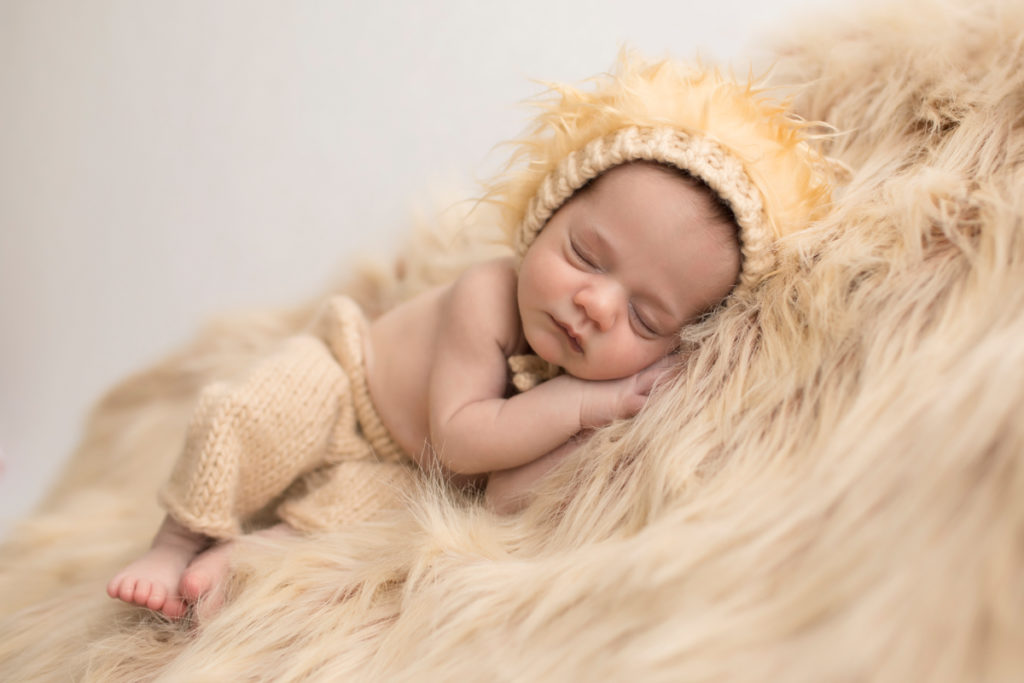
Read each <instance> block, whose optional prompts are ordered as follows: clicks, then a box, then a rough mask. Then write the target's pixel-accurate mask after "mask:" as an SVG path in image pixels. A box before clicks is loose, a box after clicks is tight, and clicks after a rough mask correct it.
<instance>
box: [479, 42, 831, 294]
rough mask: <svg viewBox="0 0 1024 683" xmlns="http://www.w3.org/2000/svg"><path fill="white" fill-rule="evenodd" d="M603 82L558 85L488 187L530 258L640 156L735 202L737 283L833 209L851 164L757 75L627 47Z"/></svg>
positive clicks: (767, 265)
mask: <svg viewBox="0 0 1024 683" xmlns="http://www.w3.org/2000/svg"><path fill="white" fill-rule="evenodd" d="M592 82H593V85H594V87H593V88H592V89H588V90H586V91H584V90H581V89H577V88H574V87H572V86H568V85H562V84H555V85H552V86H551V93H552V96H551V97H548V98H546V99H545V100H542V101H541V102H540V103H539V105H540V108H541V111H540V113H539V115H538V116H537V117H536V119H535V120H534V123H533V126H532V127H531V128H530V129H529V130H528V131H527V134H526V135H525V136H524V137H523V138H522V139H520V140H517V141H516V143H515V144H516V148H515V152H514V153H513V155H512V159H511V161H510V163H509V167H508V169H507V170H506V172H505V173H504V174H503V176H502V179H501V180H499V181H498V182H496V183H494V184H493V185H492V186H491V187H490V190H489V191H488V193H487V194H488V199H490V200H491V201H493V202H494V203H496V204H497V205H498V206H499V207H500V209H501V211H502V214H503V215H502V218H503V225H504V228H505V230H506V231H507V232H508V233H510V237H511V239H512V242H513V245H514V247H515V249H516V252H517V254H518V255H519V256H520V258H521V257H522V255H523V254H524V253H525V252H526V250H527V249H528V248H529V246H530V245H531V244H532V243H533V240H534V239H535V238H536V237H537V234H538V233H539V232H540V231H541V230H542V229H543V228H544V225H545V224H546V223H547V221H548V219H549V218H550V217H551V215H552V214H553V213H554V212H555V211H556V210H557V209H558V208H559V207H560V206H561V205H562V204H564V203H565V202H566V200H568V199H569V198H570V197H571V196H572V195H573V193H575V192H576V191H577V190H579V189H580V188H581V187H583V186H584V185H586V184H587V183H588V182H589V181H590V180H592V179H594V178H596V177H597V176H598V175H600V174H601V173H602V172H604V171H607V170H609V169H611V168H613V167H615V166H618V165H620V164H623V163H628V162H630V161H639V160H645V161H653V162H659V163H662V164H667V165H670V166H674V167H676V168H679V169H681V170H683V171H685V172H686V173H689V174H690V175H692V176H694V177H696V178H699V179H700V180H702V181H703V182H704V183H705V184H707V186H708V187H710V188H711V189H712V190H713V191H714V192H716V193H717V194H718V195H719V196H720V197H721V198H722V199H723V200H725V202H726V203H727V204H728V206H729V207H730V209H731V210H732V213H733V215H734V216H735V218H736V222H737V223H738V225H739V228H740V234H739V241H740V249H741V253H742V266H741V272H740V277H739V280H738V282H737V285H736V289H737V290H739V289H749V288H751V287H753V286H754V285H755V284H756V283H757V282H758V281H760V280H761V279H762V278H763V277H764V276H765V275H766V274H768V273H770V272H771V271H772V269H773V268H774V265H775V255H774V247H773V244H774V241H775V240H776V239H777V238H778V237H780V236H782V235H786V234H788V233H791V232H793V231H795V230H799V229H800V228H802V227H804V226H806V225H807V224H808V223H809V222H810V221H813V220H815V219H817V218H820V217H821V216H822V215H823V213H824V211H825V209H826V207H827V205H828V203H829V202H830V200H831V193H832V186H833V182H834V177H835V175H836V172H837V171H838V170H839V168H840V167H839V166H838V164H836V163H835V162H833V161H831V160H829V159H826V158H825V157H824V156H822V155H821V154H819V153H818V152H817V151H816V150H815V149H814V148H812V147H811V145H810V144H808V135H807V131H808V129H809V128H810V127H811V124H808V123H806V122H803V121H802V120H800V119H798V118H797V117H795V116H793V115H791V114H789V113H787V112H786V110H785V108H784V106H783V105H781V104H779V103H777V102H773V101H772V100H770V99H769V98H767V97H766V96H764V95H763V88H760V87H759V85H758V84H757V83H756V82H754V81H747V82H741V81H738V80H736V79H734V78H731V77H727V76H725V75H723V74H722V73H720V72H719V71H718V70H715V69H708V68H703V67H701V66H695V65H686V64H683V63H679V62H673V61H668V60H665V61H660V62H646V61H644V60H642V59H640V58H637V57H635V56H633V55H631V54H629V53H625V52H624V53H622V54H621V55H620V57H619V62H618V68H617V69H616V71H615V72H614V73H612V74H605V75H603V76H599V77H597V78H595V79H593V81H592ZM734 291H735V290H734Z"/></svg>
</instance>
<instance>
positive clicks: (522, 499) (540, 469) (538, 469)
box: [484, 436, 583, 515]
mask: <svg viewBox="0 0 1024 683" xmlns="http://www.w3.org/2000/svg"><path fill="white" fill-rule="evenodd" d="M581 438H583V437H581V436H577V437H575V438H572V439H569V440H568V441H566V442H565V443H564V444H562V445H561V446H559V447H558V448H556V449H555V450H553V451H551V452H550V453H547V454H545V455H542V456H541V457H539V458H537V459H536V460H532V461H530V462H528V463H526V464H525V465H520V466H519V467H513V468H512V469H510V470H499V471H497V472H491V474H490V475H489V476H488V477H487V488H486V489H485V491H484V500H485V502H486V504H487V507H488V508H490V509H491V510H493V511H494V512H497V513H498V514H502V515H508V514H512V513H515V512H518V511H519V510H521V509H522V508H523V507H525V506H526V505H527V504H528V503H529V502H530V500H531V498H532V497H533V492H534V488H535V487H536V485H537V483H538V482H539V481H540V480H541V479H543V478H544V477H545V476H546V475H547V474H548V472H550V471H551V470H553V469H554V468H555V467H556V466H557V465H558V464H559V463H561V462H562V461H563V460H565V458H566V456H568V455H569V454H570V453H572V452H573V451H575V450H576V449H577V448H579V447H580V445H581V443H582V442H581V441H580V439H581Z"/></svg>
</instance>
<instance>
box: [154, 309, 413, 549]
mask: <svg viewBox="0 0 1024 683" xmlns="http://www.w3.org/2000/svg"><path fill="white" fill-rule="evenodd" d="M366 328H367V322H366V319H365V317H364V316H363V313H362V311H361V310H360V309H359V307H358V306H357V305H356V304H355V302H353V301H351V300H350V299H348V298H345V297H335V298H333V299H331V300H330V301H329V302H328V303H327V305H326V306H325V308H324V309H323V311H322V312H321V314H320V315H319V316H318V318H317V321H316V324H315V325H314V327H313V330H312V331H311V332H310V333H309V334H303V335H299V336H296V337H292V338H290V339H289V340H287V342H286V343H285V344H284V346H283V347H282V348H281V349H280V350H279V351H277V352H276V353H275V354H273V355H271V356H269V357H267V358H266V359H264V360H263V361H261V362H260V363H258V364H257V365H256V366H255V367H253V368H252V369H251V371H250V372H249V373H247V374H246V375H245V376H244V377H242V378H241V380H240V381H238V382H235V383H231V384H225V383H216V384H212V385H210V386H208V387H207V388H205V389H204V390H203V391H202V393H201V395H200V397H199V403H198V406H197V408H196V411H195V413H194V415H193V416H192V422H191V424H190V426H189V431H188V436H187V440H186V444H185V449H184V451H183V453H182V455H181V457H180V458H179V459H178V462H177V463H176V464H175V467H174V470H173V471H172V473H171V477H170V480H169V481H168V482H167V483H166V484H165V485H164V486H163V488H162V489H161V490H160V493H159V499H160V503H161V504H162V505H163V506H164V508H165V509H166V510H167V512H168V513H169V514H170V515H171V516H172V517H173V518H174V519H176V520H177V521H178V522H180V523H181V524H183V525H184V526H186V527H187V528H189V529H191V530H193V531H196V532H199V533H203V534H206V535H208V536H212V537H214V538H228V537H232V536H235V535H238V534H240V533H243V532H244V531H245V530H246V529H247V527H248V524H249V523H250V521H251V520H252V518H253V517H254V516H255V515H257V513H265V512H268V511H269V510H271V508H270V507H269V506H271V504H272V503H278V504H277V508H276V514H277V516H278V517H279V518H280V519H282V520H284V521H286V522H288V523H289V524H291V525H292V526H294V527H296V528H298V529H301V530H304V531H313V530H319V529H329V528H335V527H338V526H341V525H344V524H346V523H351V522H357V521H363V520H366V519H369V518H371V517H373V516H374V515H375V514H376V513H378V512H380V511H382V510H385V509H389V508H393V507H397V506H399V505H400V504H401V501H402V496H403V494H404V493H405V492H407V491H408V490H409V488H410V487H411V486H412V483H413V476H414V466H413V465H412V462H411V460H410V459H409V458H408V457H406V456H405V455H404V454H403V453H402V451H401V449H399V448H398V446H397V445H396V444H395V443H394V442H393V441H392V439H391V436H390V435H389V434H388V431H387V429H386V428H385V427H384V425H383V424H382V423H381V421H380V418H379V416H378V415H377V412H376V410H375V408H374V406H373V403H372V401H371V400H370V394H369V389H368V388H367V384H366V366H365V359H364V357H363V353H364V349H363V343H364V341H363V340H364V338H365V334H366Z"/></svg>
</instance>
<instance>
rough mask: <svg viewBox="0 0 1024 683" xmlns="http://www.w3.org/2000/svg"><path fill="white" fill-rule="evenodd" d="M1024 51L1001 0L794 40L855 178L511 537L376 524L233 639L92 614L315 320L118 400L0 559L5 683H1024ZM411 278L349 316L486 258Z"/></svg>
mask: <svg viewBox="0 0 1024 683" xmlns="http://www.w3.org/2000/svg"><path fill="white" fill-rule="evenodd" d="M1022 36H1024V5H1022V4H1021V3H1020V2H1015V1H1013V2H1011V1H1010V0H1007V1H1006V2H970V3H966V2H965V3H963V5H949V4H946V3H943V2H928V3H924V4H922V3H917V2H913V3H901V4H900V7H899V8H898V9H897V8H889V9H884V10H877V11H873V12H868V13H863V12H862V13H860V14H859V15H857V17H856V18H854V19H850V20H848V21H843V22H839V21H834V20H830V21H827V22H825V23H824V24H823V23H821V22H817V23H816V24H815V25H814V26H808V27H807V28H806V29H805V30H799V29H796V28H794V29H792V30H791V32H790V35H789V36H788V39H787V41H786V42H785V43H784V44H783V45H781V46H780V47H778V48H777V50H776V54H777V66H776V68H775V70H774V75H773V78H774V79H775V81H776V82H778V83H780V84H794V83H800V84H808V83H809V84H810V85H809V86H806V87H802V88H800V89H799V90H798V91H797V92H796V93H795V95H794V97H795V98H796V99H795V102H796V104H797V109H798V111H800V112H801V114H802V115H803V116H805V117H806V118H808V119H815V120H817V119H821V120H827V121H830V122H832V123H834V124H835V125H836V127H837V128H838V130H839V131H841V133H840V134H838V135H834V136H828V137H826V138H824V139H823V140H822V145H823V146H824V148H825V149H826V152H827V153H828V154H830V155H832V156H835V157H838V158H840V159H842V160H843V161H845V162H846V163H847V164H848V165H849V166H850V167H851V168H852V169H854V173H853V176H852V180H851V182H850V184H849V185H848V187H847V188H846V190H845V191H844V192H843V193H842V194H841V195H840V196H839V197H838V198H837V202H836V207H835V209H836V210H835V212H834V214H833V215H832V216H831V217H830V218H829V219H828V220H827V221H825V222H823V223H821V224H819V225H817V226H815V227H813V228H812V229H810V230H808V231H805V232H803V233H801V234H798V235H795V236H793V237H792V238H791V239H788V240H787V241H786V242H785V243H784V244H782V245H781V253H782V267H781V268H780V269H779V271H778V273H777V274H776V275H775V276H774V277H772V278H771V279H770V280H769V281H768V282H767V283H765V285H764V286H763V287H761V288H760V289H758V290H757V291H756V292H754V293H752V294H751V295H750V296H749V297H747V298H746V299H744V300H742V301H739V302H737V305H734V306H731V307H730V308H729V309H728V310H727V311H726V312H725V313H723V314H722V315H720V316H719V317H718V318H716V320H715V323H714V325H713V326H711V328H710V329H708V330H706V331H705V332H704V335H703V338H702V339H700V340H699V344H698V345H697V346H696V348H695V349H694V351H693V352H692V353H691V354H690V355H689V356H688V357H687V358H686V360H685V361H684V364H683V367H682V369H681V372H680V374H679V376H678V378H677V379H676V380H675V381H673V382H672V383H671V385H670V386H669V387H667V388H666V389H665V390H664V391H662V392H661V393H660V394H659V395H658V396H657V397H656V398H655V400H654V401H653V402H652V404H651V405H650V406H649V409H648V410H645V412H644V413H643V414H642V415H641V416H640V417H638V418H637V419H636V420H634V421H632V422H630V423H627V424H621V425H617V426H613V427H611V428H609V429H606V430H604V431H603V432H601V433H600V434H599V435H598V437H597V438H596V439H595V440H594V441H593V442H592V443H591V444H590V446H589V447H588V448H587V449H585V451H584V452H582V453H580V455H579V458H578V459H577V460H576V461H574V462H572V463H568V466H567V467H565V468H563V469H561V470H559V471H558V472H557V473H556V474H555V475H554V476H553V477H552V478H551V481H550V482H548V485H547V486H545V488H544V490H543V491H542V492H541V495H540V497H539V499H538V500H537V501H536V503H535V504H534V505H532V506H531V507H530V508H529V509H528V510H527V511H526V512H525V513H524V514H522V515H521V516H518V517H515V518H508V519H503V518H497V517H495V516H492V515H490V514H487V513H486V512H484V511H483V510H481V509H480V507H479V505H478V504H476V503H475V502H474V501H472V500H454V499H453V498H452V495H451V494H449V493H446V492H445V491H444V490H443V487H440V486H436V485H431V484H430V483H429V482H426V483H425V484H424V486H423V489H422V491H419V492H417V494H416V495H415V496H414V497H413V499H412V500H411V501H410V505H409V509H408V510H407V511H405V512H403V513H401V514H400V515H398V516H396V518H395V519H393V520H389V521H388V522H387V523H380V524H377V525H374V526H367V527H364V528H356V529H349V530H345V531H343V532H338V533H332V534H326V535H322V536H316V537H310V538H304V539H299V540H294V541H289V542H287V543H277V544H276V545H275V544H271V543H270V542H263V543H259V544H258V543H252V544H250V545H247V546H245V547H243V548H242V549H240V551H239V552H238V556H237V561H238V576H237V577H236V580H235V584H234V586H233V589H232V594H233V600H232V602H230V604H229V605H228V606H227V607H226V608H225V609H224V610H223V611H222V612H221V613H220V614H219V616H218V617H217V618H215V619H213V620H211V621H210V622H209V623H205V624H202V625H201V626H199V627H198V628H195V627H190V626H189V625H188V624H168V623H166V622H164V621H161V620H160V619H159V618H157V617H156V616H154V615H152V614H149V613H147V612H146V611H145V610H140V609H135V608H131V607H127V606H125V605H121V604H118V603H115V602H114V601H111V600H110V599H109V598H107V597H106V595H105V594H104V590H103V587H104V584H105V582H106V580H107V579H108V578H109V576H110V575H111V573H112V571H113V570H114V569H115V568H116V567H117V566H118V565H120V564H121V563H122V562H124V561H125V560H126V559H128V558H130V557H131V556H133V555H135V554H136V553H138V552H139V551H140V550H142V549H143V548H144V545H145V543H146V542H147V539H148V537H149V535H150V534H151V533H152V532H153V530H154V528H155V526H156V524H157V523H158V520H159V517H160V512H159V511H158V509H157V508H156V505H155V503H154V492H155V490H156V487H157V486H158V484H159V482H160V481H161V479H162V478H163V477H164V476H165V474H166V472H167V471H168V469H169V467H170V463H171V461H172V459H173V458H174V456H175V454H176V451H177V449H178V448H179V447H180V445H181V441H182V438H183V434H184V427H185V421H186V419H187V416H188V414H189V410H190V405H191V402H192V401H193V399H194V397H195V395H196V391H197V389H198V388H199V387H200V385H202V384H204V383H206V382H208V381H209V380H211V379H213V378H216V377H221V376H224V375H228V374H230V373H232V372H234V371H236V370H237V369H238V368H239V367H241V366H243V365H244V364H245V363H246V362H247V361H248V360H249V359H251V358H252V357H254V356H255V355H258V354H259V353H260V352H261V351H262V350H263V349H265V348H267V347H268V345H270V344H272V343H273V342H274V341H275V340H277V339H280V338H281V337H282V336H283V335H285V334H287V333H288V332H289V331H291V330H293V329H295V328H296V327H297V326H298V325H300V324H301V323H302V321H303V320H304V319H305V316H306V315H307V314H308V307H301V308H299V309H296V310H293V311H287V312H267V313H265V314H260V315H253V316H249V317H244V318H236V319H231V320H225V321H223V322H222V323H221V324H219V325H217V326H216V327H214V328H212V329H208V330H206V331H205V333H204V334H202V335H201V336H200V338H199V339H197V341H195V342H194V343H193V344H192V345H191V346H189V347H188V348H186V349H183V350H182V351H181V352H180V353H179V354H177V355H175V356H174V357H172V358H169V359H167V360H166V361H164V362H162V363H161V364H160V365H158V366H156V367H154V368H152V369H151V370H149V371H147V372H144V373H142V374H140V375H138V376H135V377H131V378H129V379H128V380H126V381H125V382H124V383H122V384H121V385H120V386H118V387H116V388H115V389H114V390H113V391H111V392H110V394H109V395H108V396H107V397H106V398H105V399H104V400H103V401H102V402H101V403H100V404H99V405H98V406H97V407H96V409H95V411H94V413H93V414H92V417H91V419H90V421H89V423H88V428H87V431H86V434H85V436H84V438H83V441H82V443H81V446H80V447H79V449H78V450H77V452H76V453H75V455H74V457H73V459H72V461H71V462H70V463H69V465H68V466H67V469H66V471H65V472H64V474H63V477H62V479H61V480H60V483H59V485H58V486H57V487H56V489H55V490H54V491H53V492H52V493H51V495H50V496H49V497H48V499H47V500H46V502H45V503H44V504H43V506H42V507H41V508H40V509H39V510H38V511H37V513H36V514H35V515H34V516H32V517H31V518H30V519H27V520H25V521H24V523H23V524H21V525H20V527H19V528H17V530H16V531H15V533H14V534H13V536H12V538H11V539H10V540H9V541H8V542H7V543H6V544H5V545H4V547H3V548H2V551H0V553H2V554H0V558H2V559H0V561H2V566H0V677H2V678H4V679H6V680H40V679H42V680H50V679H52V680H57V679H60V680H65V679H87V680H103V681H138V680H146V679H152V678H159V679H161V680H179V679H182V680H291V679H311V680H382V679H384V680H410V681H412V680H415V681H422V680H530V681H533V680H644V681H669V680H671V681H684V680H686V681H693V680H707V681H732V680H735V681H745V680H758V681H761V680H788V681H821V680H859V679H871V680H879V681H901V682H902V681H917V680H928V681H947V680H949V681H952V680H972V681H974V680H1022V679H1024V420H1022V419H1021V408H1020V406H1021V405H1024V344H1022V343H1021V340H1022V339H1024V118H1022V112H1024V46H1022ZM410 253H415V254H416V257H415V258H414V259H412V258H406V259H404V260H400V262H399V266H400V267H399V268H396V269H395V271H394V272H393V273H389V274H387V276H378V277H372V276H369V275H365V274H364V275H361V276H360V277H358V278H356V279H355V280H354V281H353V282H352V283H350V284H349V285H347V286H346V289H347V290H348V291H350V292H353V293H355V294H356V296H357V297H359V298H360V299H361V300H362V301H363V302H364V303H365V304H366V305H367V306H368V307H369V308H371V309H372V310H379V309H381V308H383V307H386V306H387V305H389V303H390V302H392V301H394V300H395V299H396V298H400V297H402V296H404V295H405V294H406V293H407V292H408V291H409V290H412V289H416V288H417V287H419V286H422V285H423V284H425V283H427V282H434V281H438V280H440V279H444V278H445V277H449V276H450V275H451V273H452V272H453V270H454V269H456V268H457V266H458V263H459V259H460V258H463V259H468V258H471V257H472V256H471V255H472V254H475V253H476V252H474V251H473V250H472V249H469V248H468V247H467V248H465V249H460V250H459V251H458V252H457V254H456V255H455V256H452V255H450V254H449V255H444V256H443V258H442V250H441V249H439V248H438V249H434V250H432V251H428V252H424V251H422V250H421V249H418V250H415V251H410ZM424 254H426V255H424ZM431 254H433V255H431ZM443 259H453V260H443Z"/></svg>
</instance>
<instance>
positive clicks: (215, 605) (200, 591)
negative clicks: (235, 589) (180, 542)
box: [178, 522, 298, 623]
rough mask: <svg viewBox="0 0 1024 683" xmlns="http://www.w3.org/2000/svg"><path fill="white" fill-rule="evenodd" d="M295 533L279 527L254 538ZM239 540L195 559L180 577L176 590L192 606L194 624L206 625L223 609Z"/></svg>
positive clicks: (266, 530) (258, 532) (219, 544)
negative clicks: (206, 622) (196, 622)
mask: <svg viewBox="0 0 1024 683" xmlns="http://www.w3.org/2000/svg"><path fill="white" fill-rule="evenodd" d="M296 534H298V532H297V531H296V530H295V529H294V528H292V527H291V526H289V525H288V524H285V523H283V522H282V523H281V524H278V525H277V526H273V527H270V528H269V529H262V530H260V531H257V532H255V533H254V534H252V535H254V536H263V537H266V538H287V537H289V536H295V535H296ZM237 540H238V539H229V540H227V541H221V542H220V543H218V544H216V545H214V546H213V547H211V548H209V549H208V550H205V551H203V552H201V553H200V554H199V555H197V556H196V558H195V559H194V560H192V563H191V564H189V566H188V568H187V569H185V571H184V573H182V575H181V583H180V584H179V585H178V590H179V591H180V593H181V596H182V597H183V598H184V599H185V601H186V602H187V603H189V604H193V605H195V616H196V620H197V621H199V622H200V623H201V622H203V621H206V620H207V619H209V618H210V617H212V616H213V615H214V614H216V613H217V612H218V611H219V610H220V608H221V607H222V606H223V605H224V588H225V579H227V577H228V572H229V570H230V569H231V551H232V550H233V549H234V547H235V543H236V542H237Z"/></svg>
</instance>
